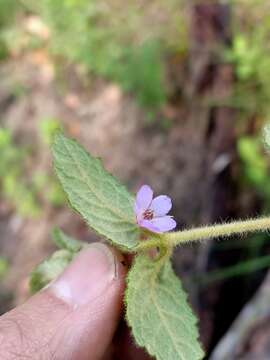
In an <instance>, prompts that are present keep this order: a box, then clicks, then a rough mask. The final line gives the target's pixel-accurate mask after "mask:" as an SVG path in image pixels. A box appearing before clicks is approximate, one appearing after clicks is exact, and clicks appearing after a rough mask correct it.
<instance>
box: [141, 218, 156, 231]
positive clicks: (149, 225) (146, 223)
mask: <svg viewBox="0 0 270 360" xmlns="http://www.w3.org/2000/svg"><path fill="white" fill-rule="evenodd" d="M139 225H140V227H142V228H145V229H147V230H149V231H152V232H155V233H159V232H160V231H159V229H158V228H157V227H156V226H155V225H154V224H153V223H152V220H142V221H141V222H140V224H139Z"/></svg>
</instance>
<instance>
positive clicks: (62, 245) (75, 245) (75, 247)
mask: <svg viewBox="0 0 270 360" xmlns="http://www.w3.org/2000/svg"><path fill="white" fill-rule="evenodd" d="M52 238H53V241H54V243H55V245H56V246H57V247H58V248H59V249H65V250H68V251H71V252H75V253H76V252H78V251H80V250H81V248H82V247H83V246H84V244H83V243H82V242H81V241H79V240H75V239H73V238H72V237H70V236H68V235H66V234H65V233H63V231H62V230H60V229H58V228H55V229H53V231H52Z"/></svg>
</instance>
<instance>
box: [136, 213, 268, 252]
mask: <svg viewBox="0 0 270 360" xmlns="http://www.w3.org/2000/svg"><path fill="white" fill-rule="evenodd" d="M267 230H270V217H262V218H258V219H249V220H242V221H233V222H231V223H224V224H217V225H210V226H203V227H199V228H194V229H188V230H183V231H176V232H171V233H169V232H168V233H164V234H160V235H159V236H155V237H153V238H150V239H149V240H147V241H144V242H141V243H140V244H139V245H138V246H137V248H136V249H135V250H136V251H145V250H149V249H151V248H154V247H164V246H169V247H171V246H176V245H179V244H182V243H189V242H193V241H199V240H205V239H213V238H217V237H229V236H231V235H241V234H246V233H251V232H258V231H267Z"/></svg>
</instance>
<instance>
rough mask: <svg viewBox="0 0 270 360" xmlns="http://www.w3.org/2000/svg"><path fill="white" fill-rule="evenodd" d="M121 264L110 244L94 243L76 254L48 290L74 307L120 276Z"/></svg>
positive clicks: (86, 300)
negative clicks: (119, 268)
mask: <svg viewBox="0 0 270 360" xmlns="http://www.w3.org/2000/svg"><path fill="white" fill-rule="evenodd" d="M118 267H119V261H118V259H116V257H115V255H114V253H113V252H112V251H111V250H110V248H109V247H108V246H106V245H104V244H101V243H93V244H91V245H89V247H88V248H87V249H85V250H83V251H81V252H80V253H79V254H78V255H77V256H76V257H75V259H74V260H73V261H72V263H71V264H70V265H69V266H68V268H67V269H66V270H65V271H64V272H63V274H62V275H60V277H59V278H58V279H57V280H56V281H55V282H53V283H52V284H51V285H50V286H49V291H52V292H53V293H54V295H55V296H57V297H58V298H60V299H62V300H63V301H65V302H67V303H69V304H70V305H72V306H73V307H77V306H80V305H84V304H87V303H89V302H91V301H92V300H93V299H96V298H97V297H98V296H100V295H101V294H102V293H104V291H106V289H107V288H108V286H109V285H110V283H111V282H112V281H113V280H115V279H116V278H117V277H118Z"/></svg>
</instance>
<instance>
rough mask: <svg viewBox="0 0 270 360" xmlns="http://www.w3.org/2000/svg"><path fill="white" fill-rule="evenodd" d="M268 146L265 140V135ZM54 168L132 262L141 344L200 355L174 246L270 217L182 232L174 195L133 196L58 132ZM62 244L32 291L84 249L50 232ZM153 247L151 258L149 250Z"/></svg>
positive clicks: (172, 354) (177, 354)
mask: <svg viewBox="0 0 270 360" xmlns="http://www.w3.org/2000/svg"><path fill="white" fill-rule="evenodd" d="M266 143H267V144H269V145H270V138H269V136H268V133H267V132H266ZM53 159H54V168H55V171H56V173H57V175H58V178H59V180H60V183H61V184H62V187H63V189H64V191H65V192H66V194H67V197H68V199H69V202H70V204H71V206H72V207H73V209H74V210H75V211H77V212H78V213H79V214H80V215H81V216H82V217H83V218H84V220H85V221H86V222H87V224H88V225H89V226H90V227H91V228H92V229H94V230H95V231H96V232H97V233H99V235H101V236H102V237H104V238H106V239H107V240H108V241H109V242H110V243H111V244H113V245H114V246H115V247H117V248H119V249H120V250H121V251H123V252H126V253H133V254H134V255H135V259H134V262H133V265H132V267H131V269H130V271H129V274H128V280H127V289H126V293H125V303H126V319H127V321H128V324H129V325H130V327H131V328H132V332H133V335H134V338H135V340H136V342H137V344H138V345H139V346H142V347H144V348H146V350H147V351H148V352H149V354H150V355H152V356H155V357H156V358H157V359H158V360H177V359H179V360H180V359H190V360H199V359H202V358H203V356H204V353H203V350H202V348H201V345H200V343H199V341H198V329H197V325H196V324H197V320H196V317H195V316H194V314H193V312H192V310H191V309H190V307H189V305H188V302H187V300H186V294H185V292H184V290H183V288H182V285H181V283H180V280H179V279H178V278H177V277H176V275H175V274H174V272H173V269H172V266H171V263H170V257H171V255H172V251H173V248H174V247H175V246H177V245H180V244H185V243H187V242H191V241H196V240H202V239H210V238H215V237H228V236H230V235H232V234H243V233H249V232H254V231H266V230H269V229H270V218H269V217H265V218H257V219H251V220H246V221H236V222H232V223H224V224H219V225H212V226H205V227H200V228H194V229H189V230H183V231H175V232H167V231H169V230H172V229H173V228H174V227H175V226H176V223H175V221H174V219H173V218H172V217H171V216H169V215H167V213H168V212H169V211H170V209H171V206H172V204H171V199H170V198H169V197H167V196H165V195H161V196H158V197H156V198H154V199H153V191H152V189H151V188H150V187H149V186H143V187H142V188H141V189H140V190H139V191H138V193H137V195H136V198H135V197H134V196H133V195H132V194H131V193H129V192H128V191H127V189H126V188H125V187H124V186H123V185H121V184H120V183H119V182H118V181H117V180H116V179H115V178H114V177H113V176H112V175H111V174H109V173H108V172H107V171H106V170H105V169H104V168H103V166H102V164H101V161H100V160H99V159H96V158H93V157H92V156H91V155H90V154H88V153H87V152H86V151H85V150H84V149H83V148H82V147H81V146H80V145H79V144H78V143H77V142H76V141H74V140H71V139H69V138H67V137H65V136H64V135H63V134H62V133H58V134H57V135H56V136H55V140H54V143H53ZM54 241H55V243H56V244H57V246H58V247H59V248H60V250H58V251H57V252H56V253H55V254H54V255H53V256H52V257H51V258H50V259H47V260H46V261H45V262H44V263H42V264H41V265H39V266H38V268H37V269H36V270H35V271H34V272H33V273H32V278H31V286H32V290H34V291H37V290H38V289H40V288H41V287H42V286H44V285H46V284H47V283H48V282H49V281H51V280H53V279H54V278H55V277H56V276H57V275H59V273H60V272H61V271H62V270H63V269H64V268H65V267H66V266H67V264H68V263H69V262H70V261H71V260H72V258H73V257H74V255H75V254H76V253H77V252H78V251H79V250H81V249H82V247H85V246H87V245H86V244H85V243H82V242H80V241H77V240H75V239H72V238H70V237H68V236H67V235H65V234H64V233H62V232H61V231H60V230H55V231H54ZM151 249H158V255H156V257H154V258H152V257H150V256H149V255H148V253H149V250H151Z"/></svg>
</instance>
